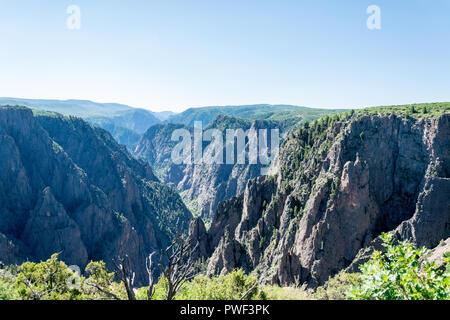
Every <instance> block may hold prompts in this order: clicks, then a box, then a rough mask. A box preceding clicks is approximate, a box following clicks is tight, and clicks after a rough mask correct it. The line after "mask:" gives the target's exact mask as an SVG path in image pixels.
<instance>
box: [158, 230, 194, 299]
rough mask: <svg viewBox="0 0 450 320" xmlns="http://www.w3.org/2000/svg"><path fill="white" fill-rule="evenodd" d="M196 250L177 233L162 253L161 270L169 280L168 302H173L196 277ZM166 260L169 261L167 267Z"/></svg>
mask: <svg viewBox="0 0 450 320" xmlns="http://www.w3.org/2000/svg"><path fill="white" fill-rule="evenodd" d="M194 250H195V248H192V246H191V243H189V242H188V241H186V240H185V238H184V237H183V235H181V234H179V233H177V234H176V236H175V238H174V239H173V241H172V243H171V244H170V246H169V247H167V249H166V250H165V252H164V253H163V252H161V255H160V261H159V268H160V270H161V273H162V274H163V275H164V276H165V277H166V279H167V298H166V299H167V300H173V298H174V297H175V294H177V292H178V290H180V288H181V287H182V286H183V284H184V283H185V282H186V281H189V280H191V279H192V278H193V277H194V275H195V268H194V265H195V262H194V261H193V259H192V253H193V251H194ZM164 259H166V260H167V264H166V265H165V264H164Z"/></svg>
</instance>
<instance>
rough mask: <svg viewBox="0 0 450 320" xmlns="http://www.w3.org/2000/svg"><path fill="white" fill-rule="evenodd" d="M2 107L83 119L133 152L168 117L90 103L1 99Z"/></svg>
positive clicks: (166, 115)
mask: <svg viewBox="0 0 450 320" xmlns="http://www.w3.org/2000/svg"><path fill="white" fill-rule="evenodd" d="M0 105H13V106H14V105H18V106H26V107H28V108H31V109H33V110H39V111H49V112H54V113H59V114H62V115H65V116H76V117H81V118H83V119H85V120H86V121H88V122H89V123H91V124H92V125H95V126H98V127H101V128H103V129H105V130H108V131H109V132H110V133H111V134H112V135H113V137H114V138H115V139H116V140H117V141H118V142H119V143H120V144H123V145H126V146H127V147H128V148H129V149H133V148H134V147H135V146H136V143H137V142H138V141H139V138H140V135H141V134H143V133H144V132H145V131H146V130H147V129H148V128H149V127H150V126H152V125H154V124H156V123H160V122H161V121H162V120H160V117H162V118H163V119H166V118H167V117H168V115H169V114H170V113H169V114H168V113H166V112H162V113H153V112H151V111H148V110H144V109H137V108H133V107H130V106H127V105H123V104H118V103H97V102H92V101H89V100H64V101H63V100H44V99H19V98H0Z"/></svg>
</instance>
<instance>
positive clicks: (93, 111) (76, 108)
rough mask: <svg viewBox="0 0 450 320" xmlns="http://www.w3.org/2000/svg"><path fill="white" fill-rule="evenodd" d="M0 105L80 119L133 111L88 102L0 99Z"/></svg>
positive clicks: (122, 106)
mask: <svg viewBox="0 0 450 320" xmlns="http://www.w3.org/2000/svg"><path fill="white" fill-rule="evenodd" d="M0 105H11V106H16V105H17V106H25V107H29V108H31V109H38V110H46V111H53V112H57V113H60V114H62V115H65V116H77V117H81V118H88V117H106V116H112V115H115V114H116V113H117V112H120V111H126V110H132V109H133V108H132V107H130V106H127V105H123V104H118V103H97V102H92V101H89V100H46V99H21V98H0Z"/></svg>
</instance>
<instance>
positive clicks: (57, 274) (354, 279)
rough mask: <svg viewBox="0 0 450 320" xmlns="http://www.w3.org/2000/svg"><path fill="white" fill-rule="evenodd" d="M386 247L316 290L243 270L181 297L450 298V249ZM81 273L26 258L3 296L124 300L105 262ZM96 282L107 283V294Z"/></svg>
mask: <svg viewBox="0 0 450 320" xmlns="http://www.w3.org/2000/svg"><path fill="white" fill-rule="evenodd" d="M381 238H382V239H383V241H384V247H385V252H384V253H382V252H379V251H376V252H374V253H373V256H372V258H371V259H370V261H368V262H367V263H365V264H364V265H362V266H361V273H355V274H347V273H344V272H341V273H339V274H338V275H336V276H335V277H334V278H332V279H330V280H329V281H328V282H327V283H326V284H325V285H324V286H323V287H319V288H318V289H317V290H316V291H315V292H312V291H306V290H303V289H301V288H298V287H297V288H296V287H284V288H281V287H279V286H276V285H275V286H270V285H266V286H255V284H256V283H257V278H256V276H255V275H252V274H250V275H246V274H245V273H244V271H243V270H242V269H239V270H234V271H233V272H231V273H229V274H227V275H221V276H217V277H211V278H209V277H206V276H204V275H198V276H196V277H195V278H194V279H192V280H191V281H188V282H186V283H185V284H184V285H183V286H182V287H181V289H180V290H179V291H178V293H177V294H176V296H175V299H177V300H238V299H241V298H242V297H244V298H245V299H248V300H261V299H262V300H305V299H326V300H343V299H352V300H358V299H364V300H429V299H433V300H444V299H449V298H450V253H447V254H445V255H444V256H445V260H444V261H445V265H443V266H438V265H436V264H435V263H434V262H428V261H427V259H426V258H427V255H428V253H429V251H428V250H426V249H424V248H416V247H414V246H412V245H411V244H409V243H407V242H401V243H395V242H394V240H393V238H392V236H390V235H387V234H383V235H382V236H381ZM84 274H85V275H84V276H79V275H78V274H77V273H75V272H73V271H72V270H71V269H69V268H68V267H67V265H65V264H64V262H61V261H59V260H58V255H56V254H55V255H53V256H52V257H51V258H50V259H48V260H47V261H44V262H40V263H33V262H25V263H24V264H22V265H21V266H18V267H17V266H11V267H8V268H4V269H1V270H0V300H2V299H3V300H13V299H23V300H33V299H35V300H36V299H43V300H93V299H94V300H95V299H116V298H120V299H126V297H127V295H126V291H125V287H124V284H123V283H119V282H116V281H115V279H116V277H115V274H114V273H113V272H109V271H108V270H107V269H106V267H105V264H104V263H103V262H91V263H90V264H89V265H88V266H87V267H86V270H85V273H84ZM96 287H102V288H107V290H108V292H110V293H111V294H112V295H111V294H106V293H104V292H101V291H99V290H97V289H96ZM166 296H167V279H166V278H165V277H164V276H163V275H162V276H161V277H160V279H159V281H158V282H157V283H156V285H155V293H154V295H153V297H152V299H153V300H165V299H166ZM136 298H137V299H138V300H147V287H141V288H139V289H137V290H136Z"/></svg>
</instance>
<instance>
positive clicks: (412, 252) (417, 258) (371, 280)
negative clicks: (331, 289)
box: [349, 234, 450, 300]
mask: <svg viewBox="0 0 450 320" xmlns="http://www.w3.org/2000/svg"><path fill="white" fill-rule="evenodd" d="M381 238H382V240H383V245H384V247H385V250H386V253H385V254H382V253H381V252H379V251H376V252H375V253H374V254H373V256H372V258H371V260H370V261H369V262H367V263H365V264H364V265H362V266H361V272H362V275H361V284H360V285H358V286H355V287H353V289H352V292H351V294H349V298H350V299H363V300H369V299H370V300H372V299H373V300H441V299H449V298H450V273H449V267H448V265H449V258H448V257H446V258H445V263H446V270H443V268H441V267H438V266H436V265H435V263H434V262H433V263H429V262H428V261H427V260H426V255H427V253H428V252H429V250H427V249H425V248H421V249H418V248H415V247H413V246H412V245H411V244H409V243H408V242H406V241H405V242H401V243H398V244H394V240H393V237H392V235H388V234H383V235H382V236H381Z"/></svg>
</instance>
